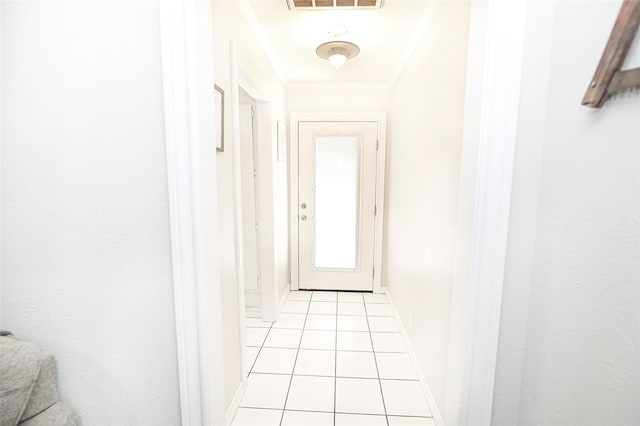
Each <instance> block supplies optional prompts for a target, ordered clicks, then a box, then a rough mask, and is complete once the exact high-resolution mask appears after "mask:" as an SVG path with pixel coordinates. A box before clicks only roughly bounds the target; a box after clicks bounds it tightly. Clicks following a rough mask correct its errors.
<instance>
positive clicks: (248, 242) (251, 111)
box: [239, 88, 262, 318]
mask: <svg viewBox="0 0 640 426" xmlns="http://www.w3.org/2000/svg"><path fill="white" fill-rule="evenodd" d="M239 100H240V107H239V121H240V132H239V133H240V180H241V182H240V185H241V193H242V228H243V244H242V246H243V265H242V266H243V270H244V288H245V299H244V300H245V306H244V309H245V314H246V316H248V317H255V318H259V317H260V316H261V307H262V306H261V300H262V296H261V286H260V250H259V247H260V229H259V222H258V218H259V201H258V197H257V195H258V188H259V185H258V163H257V158H258V154H257V146H256V139H257V138H256V135H257V129H256V101H255V99H253V98H252V97H251V96H250V95H249V94H248V93H247V92H246V91H245V90H243V89H242V88H240V90H239Z"/></svg>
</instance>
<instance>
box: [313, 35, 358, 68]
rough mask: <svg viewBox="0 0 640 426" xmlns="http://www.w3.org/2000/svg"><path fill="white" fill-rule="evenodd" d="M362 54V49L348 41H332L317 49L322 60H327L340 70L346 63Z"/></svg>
mask: <svg viewBox="0 0 640 426" xmlns="http://www.w3.org/2000/svg"><path fill="white" fill-rule="evenodd" d="M358 53H360V48H359V47H358V46H356V45H355V44H353V43H350V42H348V41H330V42H328V43H324V44H321V45H320V46H318V48H317V49H316V54H317V55H318V56H319V57H321V58H322V59H326V60H328V61H329V62H331V64H332V65H333V66H334V67H336V68H337V69H340V67H341V66H342V65H344V63H345V62H347V61H348V60H350V59H353V58H355V57H356V56H358Z"/></svg>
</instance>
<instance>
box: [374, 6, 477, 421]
mask: <svg viewBox="0 0 640 426" xmlns="http://www.w3.org/2000/svg"><path fill="white" fill-rule="evenodd" d="M468 19H469V4H468V3H465V2H445V3H444V4H443V5H442V6H441V8H440V10H439V12H438V14H437V15H436V17H435V18H434V20H433V22H432V24H431V28H430V29H429V30H428V31H427V34H426V35H425V36H424V37H423V39H422V40H421V42H420V44H419V46H418V48H417V50H416V51H415V52H414V54H413V56H412V58H411V59H410V61H409V63H408V64H407V66H406V68H405V69H404V71H403V73H402V74H401V75H400V78H399V80H398V82H397V83H396V85H395V86H394V88H393V95H392V99H391V107H390V109H389V130H388V134H389V143H388V147H387V150H388V151H387V152H388V153H387V187H386V190H387V195H386V201H387V202H386V211H385V214H386V216H385V219H386V229H385V240H384V241H385V248H384V255H383V274H384V275H383V285H386V286H387V287H388V288H389V290H390V292H391V294H392V297H393V299H394V301H395V304H396V305H397V307H398V311H399V313H400V317H401V319H402V321H403V324H404V326H405V328H406V329H407V331H408V333H409V337H410V339H411V341H412V343H413V346H414V348H415V350H416V353H417V355H418V358H419V360H420V363H421V366H422V369H423V371H424V373H425V376H426V379H427V381H428V383H429V386H430V388H431V391H432V393H433V396H434V398H435V401H436V403H437V405H438V407H439V408H440V409H441V410H442V409H443V407H444V402H445V382H446V369H447V348H448V341H449V322H450V314H451V292H452V286H453V269H454V265H453V263H454V245H455V225H456V216H457V208H456V207H457V202H458V182H459V172H460V161H461V146H462V130H463V118H464V102H465V90H464V89H465V79H466V58H467V35H468ZM443 40H446V43H443ZM445 420H446V419H445Z"/></svg>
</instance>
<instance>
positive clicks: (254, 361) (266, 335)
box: [245, 322, 273, 377]
mask: <svg viewBox="0 0 640 426" xmlns="http://www.w3.org/2000/svg"><path fill="white" fill-rule="evenodd" d="M263 328H266V327H263ZM272 328H273V322H272V323H271V325H270V326H269V329H268V330H267V334H265V335H264V339H262V344H261V345H260V349H258V353H257V354H256V357H255V358H254V360H253V363H252V364H251V368H250V369H249V372H248V373H247V377H250V376H251V373H253V368H254V367H255V366H256V362H258V357H259V356H260V352H262V349H263V348H264V343H265V342H266V341H267V337H269V333H271V329H272ZM245 351H246V349H245Z"/></svg>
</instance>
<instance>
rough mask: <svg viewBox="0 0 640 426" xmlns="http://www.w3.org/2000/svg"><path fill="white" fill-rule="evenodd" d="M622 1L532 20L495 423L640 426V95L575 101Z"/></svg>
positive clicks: (572, 6) (562, 6) (573, 7)
mask: <svg viewBox="0 0 640 426" xmlns="http://www.w3.org/2000/svg"><path fill="white" fill-rule="evenodd" d="M619 5H620V2H605V1H602V2H556V3H555V5H553V6H552V7H551V9H549V6H548V5H547V6H545V7H547V10H540V9H532V10H533V13H530V14H529V19H530V23H529V27H530V28H528V33H529V36H528V37H527V45H526V48H527V51H528V52H529V55H528V58H529V61H530V63H531V64H535V63H538V64H540V62H542V65H537V67H538V71H539V72H532V73H528V72H526V71H525V73H524V80H523V85H522V95H523V98H522V99H523V105H522V106H521V108H520V122H521V124H520V128H519V134H518V146H517V152H516V164H515V170H514V186H513V201H512V213H511V220H510V228H511V229H510V239H509V252H508V257H507V268H506V271H505V276H506V281H505V287H504V298H503V310H502V319H501V330H500V345H499V353H498V371H497V374H496V388H495V398H494V408H493V421H492V424H496V425H512V424H521V425H540V424H545V425H563V426H564V425H602V424H610V425H626V424H638V423H640V409H639V408H638V407H639V406H638V404H637V402H638V401H637V398H638V395H639V394H640V365H639V362H638V360H639V359H640V322H639V321H638V312H639V308H640V287H638V283H639V282H640V220H639V214H640V199H639V197H640V191H639V188H638V181H639V172H640V152H639V146H640V96H639V95H638V94H637V93H636V94H633V95H627V96H623V97H621V98H620V99H615V100H609V101H608V102H607V103H606V104H605V105H604V107H603V108H602V109H601V110H592V109H589V108H586V107H583V106H581V105H580V101H581V99H582V97H583V95H584V92H585V90H586V88H587V85H588V84H589V82H590V80H591V78H592V75H593V72H594V71H595V68H596V66H597V64H598V61H599V59H600V55H601V54H602V50H603V48H604V46H605V44H606V41H607V39H608V37H609V33H610V30H611V27H612V25H613V22H614V21H615V18H616V15H617V13H618V10H619ZM543 9H544V8H543ZM536 28H545V33H546V34H547V35H546V36H543V37H535V36H534V35H535V33H536V31H537V30H536ZM550 30H551V31H550ZM549 33H551V36H549ZM549 38H550V41H551V44H550V43H549ZM534 52H535V53H534ZM525 60H526V59H525ZM525 65H526V63H525ZM525 68H526V67H525ZM540 98H542V99H543V100H544V102H543V105H538V104H539V103H540V101H536V99H540ZM527 99H529V100H531V101H533V102H534V105H531V104H526V100H527ZM540 129H542V130H540ZM532 228H533V229H534V232H532V231H531V229H532ZM532 234H533V235H532ZM532 238H533V242H531V241H532Z"/></svg>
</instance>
